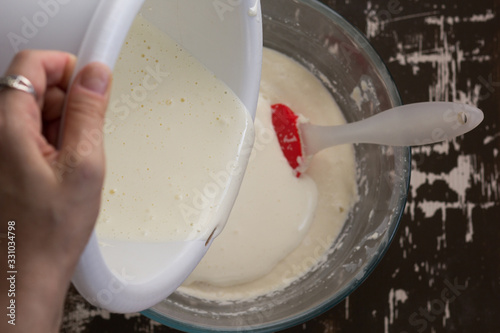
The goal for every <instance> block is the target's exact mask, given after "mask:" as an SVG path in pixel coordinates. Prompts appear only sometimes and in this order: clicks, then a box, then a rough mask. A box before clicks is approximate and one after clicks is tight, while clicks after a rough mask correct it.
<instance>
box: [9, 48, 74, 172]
mask: <svg viewBox="0 0 500 333" xmlns="http://www.w3.org/2000/svg"><path fill="white" fill-rule="evenodd" d="M75 63H76V58H75V56H73V55H71V54H69V53H65V52H59V51H32V50H30V51H21V52H19V53H18V54H17V55H16V56H15V57H14V59H13V60H12V62H11V64H10V66H9V68H8V69H7V71H6V72H5V75H23V76H25V77H26V78H28V80H30V82H31V83H32V84H33V86H34V88H35V91H36V94H37V100H34V98H33V96H32V95H31V94H28V93H26V92H22V91H17V90H15V89H4V90H2V91H0V127H5V128H4V129H3V130H2V132H3V133H2V134H3V135H2V140H3V142H4V146H5V147H9V146H13V145H14V144H15V146H16V152H15V153H16V154H17V155H18V157H19V158H20V159H21V160H25V161H29V162H33V163H35V162H36V161H37V158H39V156H37V155H38V154H37V152H40V151H41V152H42V155H44V152H46V151H50V150H51V149H50V147H49V145H48V144H47V142H46V141H45V139H44V137H43V136H42V135H41V130H42V116H41V112H40V109H41V107H42V105H43V104H44V100H45V95H46V92H48V91H49V92H50V91H51V90H54V89H57V90H60V91H65V90H66V89H67V87H68V84H69V81H70V78H71V74H72V72H73V69H74V66H75ZM52 104H53V102H52ZM54 112H56V113H59V114H60V112H61V109H60V108H59V109H58V110H55V111H54Z"/></svg>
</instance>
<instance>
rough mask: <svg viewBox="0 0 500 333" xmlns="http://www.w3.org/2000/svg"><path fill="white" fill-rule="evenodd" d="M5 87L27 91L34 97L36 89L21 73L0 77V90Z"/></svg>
mask: <svg viewBox="0 0 500 333" xmlns="http://www.w3.org/2000/svg"><path fill="white" fill-rule="evenodd" d="M6 88H10V89H16V90H19V91H24V92H27V93H28V94H31V95H32V96H33V97H35V99H36V97H37V96H36V91H35V87H33V84H32V83H31V82H30V80H28V79H27V78H26V77H24V76H22V75H8V76H4V77H0V91H1V90H3V89H6Z"/></svg>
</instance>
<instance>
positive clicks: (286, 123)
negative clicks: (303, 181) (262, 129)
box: [271, 104, 304, 177]
mask: <svg viewBox="0 0 500 333" xmlns="http://www.w3.org/2000/svg"><path fill="white" fill-rule="evenodd" d="M271 108H272V115H271V117H272V122H273V127H274V131H275V132H276V135H277V137H278V142H279V144H280V147H281V151H283V154H284V155H285V158H286V160H287V161H288V164H290V166H291V167H292V169H293V173H294V174H295V175H296V176H297V177H299V176H300V171H299V168H300V165H301V163H302V161H303V160H304V156H303V155H304V149H303V147H302V141H301V139H300V133H299V127H298V119H299V117H298V116H297V115H296V114H295V113H294V112H293V111H292V110H291V109H290V108H289V107H288V106H286V105H284V104H273V105H272V106H271Z"/></svg>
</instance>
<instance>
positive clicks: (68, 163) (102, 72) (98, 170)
mask: <svg viewBox="0 0 500 333" xmlns="http://www.w3.org/2000/svg"><path fill="white" fill-rule="evenodd" d="M111 76H112V74H111V70H110V69H109V68H108V67H107V66H106V65H104V64H101V63H97V62H96V63H91V64H89V65H87V66H85V67H84V68H83V69H82V70H81V71H80V72H79V73H78V74H77V76H76V77H75V80H74V82H73V84H72V86H71V88H70V91H69V95H68V99H67V104H66V113H65V119H64V127H63V132H62V135H63V136H62V142H61V147H60V150H59V151H60V153H59V156H58V163H57V164H58V165H59V166H61V167H60V168H58V170H57V172H58V173H59V175H58V176H60V179H61V178H62V179H64V180H65V181H72V182H73V181H74V182H77V183H81V182H85V183H87V184H86V185H87V186H88V185H91V184H88V182H89V181H90V182H96V185H98V186H99V188H100V187H101V185H102V184H101V183H102V180H103V177H104V149H103V131H102V128H103V123H104V115H105V112H106V108H107V105H108V100H109V94H110V89H111V84H110V83H111Z"/></svg>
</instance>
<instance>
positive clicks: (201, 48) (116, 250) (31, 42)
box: [0, 0, 262, 312]
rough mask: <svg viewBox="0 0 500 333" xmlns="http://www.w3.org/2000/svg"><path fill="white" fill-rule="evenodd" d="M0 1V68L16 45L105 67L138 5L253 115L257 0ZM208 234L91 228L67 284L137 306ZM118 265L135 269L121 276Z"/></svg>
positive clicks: (195, 256) (171, 286)
mask: <svg viewBox="0 0 500 333" xmlns="http://www.w3.org/2000/svg"><path fill="white" fill-rule="evenodd" d="M3 7H4V8H2V10H0V73H4V72H5V70H6V68H7V66H8V65H9V63H10V61H11V60H12V58H13V57H14V55H15V54H16V53H17V52H18V51H19V50H23V49H56V50H63V51H67V52H71V53H73V54H76V55H77V56H78V63H77V68H76V71H75V72H78V71H79V69H81V68H82V67H84V66H85V65H86V64H88V63H89V62H93V61H100V62H103V63H105V64H107V65H108V66H109V67H111V68H113V67H114V64H115V62H116V59H117V57H118V54H119V52H120V49H121V45H122V44H123V41H124V39H125V37H126V35H127V33H128V30H129V28H130V26H131V24H132V21H133V19H134V18H135V16H136V15H137V13H138V12H139V11H141V12H142V14H143V16H144V17H145V18H146V19H148V20H149V21H150V22H151V23H152V24H153V25H155V26H156V27H158V28H159V29H160V30H162V31H164V32H166V33H168V34H169V35H170V36H171V37H172V38H174V39H175V40H176V41H177V42H178V43H179V44H181V45H182V46H183V47H184V48H185V49H186V50H188V51H189V52H191V54H193V55H194V56H195V57H196V58H197V59H198V60H199V61H200V62H201V63H203V64H204V65H205V66H206V67H207V68H208V69H209V70H211V71H212V72H214V74H215V75H216V76H217V77H218V78H219V79H221V80H222V81H224V82H225V83H226V84H227V85H228V86H229V87H230V88H231V89H232V90H233V91H234V92H235V93H236V95H237V96H238V97H239V98H240V99H241V100H242V102H243V103H244V105H245V106H246V108H247V109H248V110H249V112H250V113H251V115H252V117H255V110H256V107H257V98H258V91H259V81H260V68H261V64H262V26H261V12H260V2H259V0H210V1H205V0H201V1H200V0H146V1H145V2H144V0H20V1H10V2H9V4H8V5H7V4H4V5H3ZM237 186H239V184H237ZM228 199H229V200H233V199H234V198H228ZM226 200H227V199H226ZM212 240H213V239H210V240H209V241H208V242H207V240H206V239H203V240H196V241H189V242H169V243H158V244H153V243H149V244H146V243H130V242H124V241H121V242H118V241H117V242H113V244H108V245H112V246H108V247H103V248H100V246H99V245H98V242H97V237H96V235H95V233H93V234H92V237H91V239H90V241H89V243H88V244H87V247H86V249H85V251H84V253H83V254H82V257H81V258H80V262H79V264H78V266H77V269H76V272H75V275H74V278H73V283H74V285H75V286H76V288H77V289H78V290H79V292H80V293H81V294H82V295H83V296H84V297H85V298H86V299H87V300H88V301H89V302H91V303H92V304H94V305H96V306H99V307H102V308H105V309H107V310H110V311H112V312H135V311H141V310H144V309H146V308H148V307H150V306H153V305H154V304H156V303H158V302H160V301H161V300H162V299H164V298H165V297H167V296H168V295H169V294H170V293H172V292H173V291H174V290H175V289H176V288H177V287H178V286H179V285H180V284H181V283H182V282H183V281H184V279H185V278H186V277H187V276H188V275H189V273H190V272H191V271H192V270H193V269H194V267H195V266H196V265H197V264H198V262H199V260H201V258H202V256H203V255H204V254H205V252H206V251H207V249H208V247H209V245H210V243H211V241H212ZM108 243H109V242H108ZM126 269H130V270H131V271H134V272H136V273H134V275H133V276H128V275H127V271H126ZM124 270H125V271H124ZM137 272H140V273H139V274H137Z"/></svg>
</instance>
